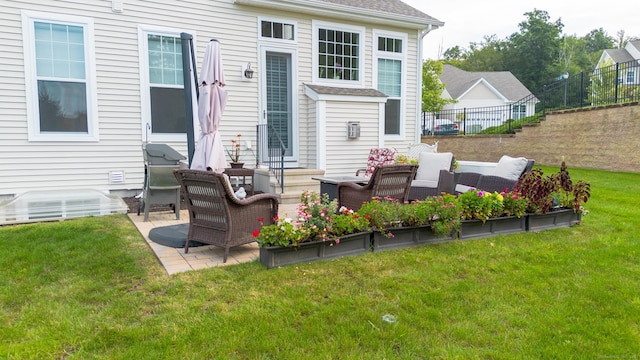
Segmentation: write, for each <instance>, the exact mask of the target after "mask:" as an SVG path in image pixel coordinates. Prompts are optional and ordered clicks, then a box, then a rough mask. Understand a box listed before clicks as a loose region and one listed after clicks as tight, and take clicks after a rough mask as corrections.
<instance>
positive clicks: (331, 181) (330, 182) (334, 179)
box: [312, 176, 369, 200]
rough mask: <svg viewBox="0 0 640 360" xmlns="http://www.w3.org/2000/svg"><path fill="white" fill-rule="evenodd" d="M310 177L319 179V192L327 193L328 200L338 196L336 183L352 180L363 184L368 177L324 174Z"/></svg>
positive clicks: (366, 181) (367, 180)
mask: <svg viewBox="0 0 640 360" xmlns="http://www.w3.org/2000/svg"><path fill="white" fill-rule="evenodd" d="M312 179H313V180H318V181H320V194H328V195H329V200H333V199H337V198H338V183H341V182H352V183H356V184H358V185H364V184H366V183H368V182H369V179H368V178H365V177H362V176H324V177H313V178H312Z"/></svg>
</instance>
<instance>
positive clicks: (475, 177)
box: [455, 156, 535, 193]
mask: <svg viewBox="0 0 640 360" xmlns="http://www.w3.org/2000/svg"><path fill="white" fill-rule="evenodd" d="M503 159H507V160H510V159H513V158H509V157H508V156H503V158H501V159H500V162H498V165H497V166H496V171H494V173H493V174H492V175H488V174H486V175H485V174H478V173H472V172H464V173H460V174H459V177H458V180H457V183H456V187H455V190H456V192H458V193H460V192H464V191H466V190H468V189H469V188H476V189H479V190H482V191H489V192H494V191H496V192H502V191H507V192H508V191H511V189H512V188H513V186H514V185H515V184H516V182H518V179H519V178H520V177H522V175H524V174H526V173H527V172H529V171H531V169H532V168H533V165H534V164H535V160H533V159H527V160H526V165H525V166H524V168H521V169H522V171H521V172H519V173H518V174H510V175H505V174H504V173H502V172H500V170H499V167H500V166H501V162H502V161H503Z"/></svg>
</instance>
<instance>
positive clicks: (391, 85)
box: [374, 34, 406, 135]
mask: <svg viewBox="0 0 640 360" xmlns="http://www.w3.org/2000/svg"><path fill="white" fill-rule="evenodd" d="M374 38H375V39H376V40H375V43H374V45H375V46H376V47H375V54H376V59H377V60H376V64H377V74H376V75H377V89H378V90H379V91H380V92H382V93H384V94H385V95H387V96H388V98H387V103H386V106H385V122H384V133H385V135H401V134H402V128H403V123H404V122H403V121H402V114H403V111H402V94H403V89H404V62H405V53H404V45H405V43H406V38H404V37H400V36H395V35H388V34H381V35H375V36H374Z"/></svg>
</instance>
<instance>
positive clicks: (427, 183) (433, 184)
mask: <svg viewBox="0 0 640 360" xmlns="http://www.w3.org/2000/svg"><path fill="white" fill-rule="evenodd" d="M411 187H428V188H437V187H438V181H437V180H436V181H433V180H413V181H412V182H411Z"/></svg>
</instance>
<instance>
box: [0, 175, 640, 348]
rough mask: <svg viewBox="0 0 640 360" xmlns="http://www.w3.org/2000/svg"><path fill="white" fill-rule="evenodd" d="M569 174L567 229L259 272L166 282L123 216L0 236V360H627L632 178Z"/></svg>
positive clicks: (637, 267) (209, 273)
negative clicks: (573, 212) (575, 198)
mask: <svg viewBox="0 0 640 360" xmlns="http://www.w3.org/2000/svg"><path fill="white" fill-rule="evenodd" d="M546 169H549V168H545V170H546ZM569 170H570V172H571V175H572V178H573V179H584V180H587V181H589V182H590V183H591V187H592V197H591V200H590V201H589V202H588V203H587V204H586V207H587V209H589V210H590V213H589V214H588V215H587V216H585V217H584V218H583V224H582V225H580V226H576V227H572V228H565V229H557V230H548V231H544V232H540V233H523V234H516V235H510V236H498V237H494V238H488V239H479V240H470V241H456V242H452V243H446V244H438V245H427V246H421V247H415V248H410V249H403V250H394V251H386V252H382V253H369V254H365V255H361V256H355V257H349V258H343V259H337V260H332V261H326V262H315V263H309V264H302V265H298V266H290V267H285V268H280V269H274V270H265V269H264V267H263V266H262V265H260V264H259V263H256V262H254V263H248V264H243V265H237V266H228V267H223V268H213V269H207V270H200V271H192V272H187V273H181V274H178V275H173V276H171V277H169V276H167V275H166V273H165V272H164V270H163V269H162V268H161V266H160V265H159V263H158V261H157V260H156V258H155V257H154V255H153V253H152V252H151V250H150V249H149V248H148V246H147V245H146V243H145V242H144V240H143V239H142V237H141V236H140V235H139V234H138V233H137V230H136V229H135V227H134V226H133V224H132V223H131V222H130V221H129V219H128V218H127V217H126V216H124V215H116V216H108V217H99V218H85V219H78V220H69V221H64V222H52V223H41V224H29V225H18V226H7V227H3V228H0V279H1V280H0V358H2V359H63V358H65V359H66V358H70V359H96V358H98V359H99V358H105V359H213V358H230V359H301V358H314V359H433V358H436V359H451V358H459V359H468V358H482V359H486V358H489V359H514V358H515V359H605V358H637V357H638V356H640V324H639V323H640V260H639V251H640V241H639V237H640V236H639V235H638V231H637V230H636V227H637V225H638V224H640V221H639V220H638V219H640V206H638V204H640V174H628V173H611V172H604V171H592V170H588V171H587V170H578V169H571V168H570V169H569ZM386 314H390V315H393V316H395V318H396V319H397V321H396V322H391V323H390V322H386V321H384V320H383V316H384V315H386Z"/></svg>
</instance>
